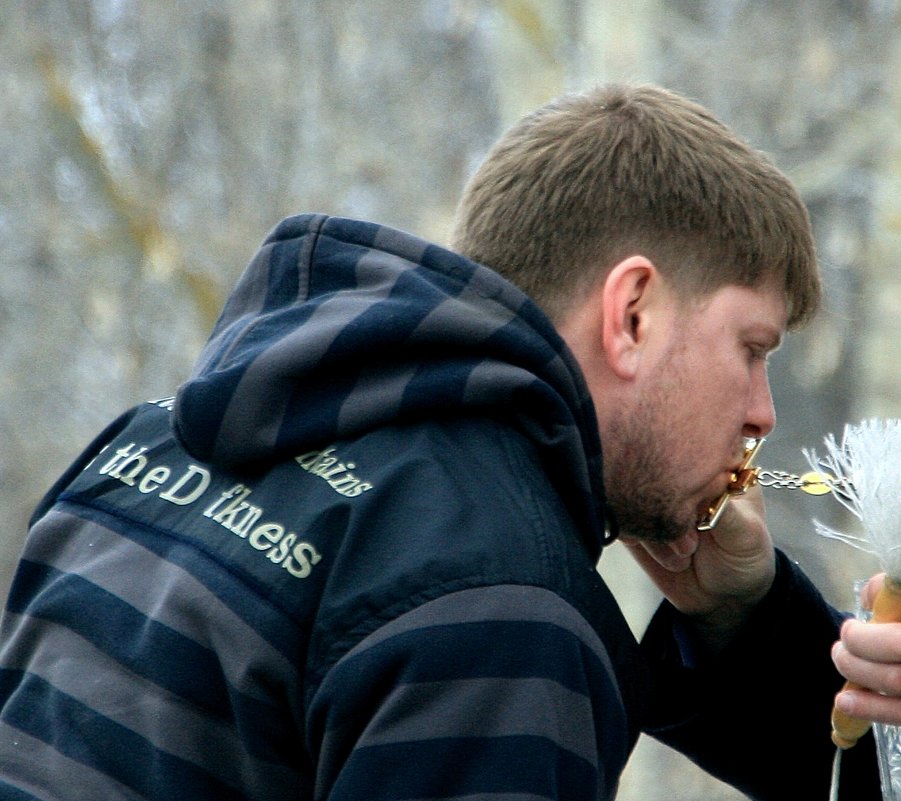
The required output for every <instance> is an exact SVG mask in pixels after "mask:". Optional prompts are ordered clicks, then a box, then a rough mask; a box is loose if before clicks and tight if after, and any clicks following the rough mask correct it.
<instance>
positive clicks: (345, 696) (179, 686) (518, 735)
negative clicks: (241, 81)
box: [0, 215, 834, 801]
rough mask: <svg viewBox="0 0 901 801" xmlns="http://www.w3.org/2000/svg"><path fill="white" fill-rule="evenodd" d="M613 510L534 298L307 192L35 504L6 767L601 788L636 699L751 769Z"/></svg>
mask: <svg viewBox="0 0 901 801" xmlns="http://www.w3.org/2000/svg"><path fill="white" fill-rule="evenodd" d="M610 532H615V521H613V520H612V519H611V518H610V516H609V515H608V513H607V511H606V507H605V503H604V492H603V481H602V474H601V450H600V441H599V437H598V433H597V428H596V422H595V411H594V406H593V403H592V401H591V399H590V397H589V395H588V393H587V390H586V387H585V384H584V381H583V378H582V375H581V373H580V371H579V368H578V366H577V365H576V363H575V361H574V360H573V357H572V356H571V354H570V353H569V351H568V350H567V348H566V347H565V345H564V343H563V342H562V340H561V339H560V338H559V336H558V335H557V333H556V332H555V330H554V329H553V327H552V326H551V324H550V323H549V322H548V321H547V319H546V318H545V317H544V315H543V314H542V313H541V312H540V310H539V309H538V308H537V307H536V306H535V305H534V304H533V303H532V302H531V301H530V300H529V299H528V298H526V297H525V296H524V295H523V294H522V293H521V292H520V291H519V290H517V289H516V288H515V287H513V286H512V285H510V284H509V283H507V282H506V281H504V280H503V279H501V278H500V277H499V276H497V275H496V274H495V273H493V272H492V271H490V270H489V269H487V268H485V267H482V266H479V265H476V264H474V263H472V262H470V261H468V260H466V259H464V258H462V257H461V256H458V255H456V254H453V253H451V252H449V251H446V250H443V249H441V248H439V247H436V246H434V245H431V244H428V243H426V242H424V241H422V240H419V239H417V238H415V237H412V236H409V235H407V234H403V233H400V232H398V231H394V230H392V229H389V228H385V227H382V226H378V225H374V224H369V223H362V222H356V221H351V220H345V219H339V218H328V217H325V216H321V215H304V216H299V217H294V218H290V219H288V220H286V221H284V222H283V223H282V224H280V225H279V226H278V227H277V228H276V229H275V230H274V231H273V232H272V234H271V235H270V236H269V237H268V238H267V240H266V241H265V242H264V244H263V246H262V248H261V249H260V251H259V252H258V254H257V255H256V256H255V258H254V259H253V261H252V262H251V263H250V265H249V267H248V268H247V270H246V271H245V273H244V275H243V276H242V278H241V279H240V281H239V283H238V285H237V287H236V289H235V291H234V293H233V294H232V295H231V297H230V298H229V300H228V302H227V304H226V306H225V308H224V310H223V313H222V316H221V318H220V319H219V321H218V323H217V325H216V326H215V329H214V331H213V333H212V336H211V338H210V340H209V342H208V344H207V346H206V347H205V349H204V350H203V352H202V353H201V355H200V357H199V359H198V361H197V364H196V367H195V370H194V373H193V375H192V376H191V378H190V380H188V381H187V382H186V383H185V384H184V385H183V386H182V387H181V388H180V389H179V391H178V392H177V394H176V395H175V396H174V397H173V398H166V399H162V400H157V401H151V402H148V403H145V404H142V405H140V406H138V407H137V408H135V409H133V410H131V411H130V412H128V413H127V414H125V415H123V417H122V418H120V419H119V420H118V421H116V422H115V423H114V424H113V425H111V426H110V428H109V429H108V430H107V431H105V432H103V433H102V434H101V435H100V437H98V439H97V440H96V441H95V442H94V443H93V444H92V445H91V446H89V447H88V448H87V450H86V451H85V453H84V454H83V455H82V457H81V458H80V459H79V460H77V461H76V463H75V464H74V465H73V466H72V467H71V468H70V470H69V471H68V472H67V473H66V474H65V475H64V476H63V477H62V478H61V479H60V481H59V482H58V483H57V485H56V486H55V487H54V488H53V489H52V490H51V491H50V493H48V495H47V497H46V498H45V500H44V501H43V502H42V504H41V505H40V507H39V508H38V510H37V511H36V513H35V516H34V519H33V522H32V527H31V531H30V533H29V537H28V540H27V543H26V549H25V552H24V555H23V558H22V561H21V563H20V566H19V569H18V572H17V575H16V578H15V581H14V584H13V587H12V590H11V592H10V597H9V601H8V604H7V610H6V613H5V616H4V620H3V624H2V625H3V629H2V635H0V643H2V651H0V707H2V711H0V798H3V799H17V800H18V801H21V799H32V798H40V799H64V798H65V799H75V798H78V799H81V798H84V799H99V798H127V799H170V798H174V797H179V798H190V799H193V800H194V801H203V799H216V800H217V801H223V800H225V801H227V800H228V799H260V801H263V800H264V799H265V801H280V799H289V798H290V799H317V801H318V800H319V799H331V800H333V801H339V800H341V799H347V800H348V801H350V800H351V799H367V801H382V800H383V799H384V801H388V799H413V798H419V799H425V798H428V799H440V798H462V797H471V798H476V797H496V798H511V799H512V798H548V799H564V798H565V799H586V801H588V800H589V799H590V800H591V801H597V799H610V798H612V797H613V796H614V795H615V792H616V787H617V783H618V780H619V776H620V773H621V772H622V770H623V767H624V765H625V763H626V760H627V758H628V756H629V753H630V751H631V749H632V747H633V745H634V743H635V740H636V738H637V736H638V733H639V731H640V730H641V729H642V728H654V729H655V731H656V733H657V734H658V736H662V738H663V739H668V740H669V741H670V742H672V743H673V744H674V745H676V747H679V748H680V749H682V750H684V751H686V752H687V753H689V754H693V753H694V752H697V753H698V754H699V755H702V754H703V753H705V752H712V753H713V754H714V756H713V757H712V758H708V759H707V760H706V762H705V766H706V767H708V769H710V770H712V771H713V772H714V773H718V774H719V775H722V776H723V777H724V778H726V779H729V780H732V779H737V780H739V782H740V781H745V782H746V783H747V782H748V781H750V780H749V779H748V770H747V769H746V768H742V767H741V766H740V765H739V766H736V765H734V764H732V763H733V762H734V761H735V759H734V754H732V753H728V752H727V753H724V754H719V753H717V752H716V749H715V748H712V746H711V743H710V742H708V740H710V739H715V738H711V737H710V731H711V729H710V728H709V727H708V725H707V722H708V721H710V720H716V718H717V715H720V716H721V715H722V712H721V710H720V709H719V704H718V702H717V704H714V705H713V706H714V707H715V708H711V709H710V710H709V711H707V712H705V711H704V703H703V701H701V700H699V699H700V698H702V697H703V695H704V690H703V687H702V685H703V682H700V683H699V682H698V681H696V680H694V681H693V680H692V679H690V678H686V677H685V675H684V674H685V673H686V669H685V661H686V660H685V658H684V655H677V656H673V653H674V649H675V645H677V644H678V641H677V639H676V638H674V636H673V634H672V632H673V631H674V630H675V629H676V628H678V626H677V624H675V623H673V618H677V617H678V616H677V615H675V613H673V612H672V610H669V611H667V610H666V609H664V610H663V611H662V612H661V613H660V614H659V615H658V617H657V620H656V622H655V623H654V624H652V636H651V637H649V638H648V642H646V644H645V652H646V655H647V656H646V655H645V654H642V653H641V651H640V650H639V648H638V645H637V644H636V642H635V640H634V638H633V637H632V635H631V633H630V631H629V629H628V627H627V625H626V623H625V620H624V619H623V617H622V615H621V613H620V611H619V609H618V607H617V605H616V603H615V602H614V600H613V598H612V596H611V595H610V593H609V591H608V589H607V588H606V587H605V585H604V584H603V582H602V581H601V579H600V577H599V575H598V573H597V571H596V569H595V566H596V562H597V560H598V558H599V556H600V554H601V550H602V548H603V546H604V545H605V543H606V541H607V540H608V538H609V537H610ZM783 562H784V560H783ZM781 574H784V576H787V577H788V578H782V579H780V587H781V589H780V590H779V592H781V594H782V595H781V596H779V597H780V598H781V599H782V600H783V601H784V600H785V599H786V598H788V597H789V596H791V595H792V593H794V594H795V595H798V596H799V597H802V596H803V598H804V600H805V603H807V605H808V606H809V607H811V608H812V609H813V610H814V612H813V614H815V615H816V616H818V619H819V620H820V621H821V625H820V628H821V629H822V634H819V633H818V635H817V636H818V637H819V636H822V637H823V638H824V639H825V638H827V637H829V636H834V619H833V617H832V614H831V612H830V610H828V609H827V608H826V607H825V604H822V602H821V600H819V599H818V596H816V595H815V593H814V592H813V591H812V590H811V589H809V588H807V587H806V585H805V586H801V585H802V583H803V582H801V580H800V579H799V578H798V577H797V576H796V575H795V572H794V569H793V568H791V567H790V566H788V565H787V562H785V563H784V564H783V567H782V568H781ZM799 588H800V589H799ZM811 598H812V599H813V600H811ZM772 603H775V602H772ZM768 619H769V618H761V621H765V620H768ZM761 621H758V623H757V624H756V625H757V626H758V628H760V627H763V629H762V630H764V631H765V629H766V625H765V622H761ZM653 632H657V634H653ZM771 634H772V632H771V631H766V633H764V634H762V635H755V636H756V637H757V640H755V638H754V637H750V638H749V640H748V642H745V643H740V644H739V645H740V646H741V647H744V648H745V649H746V651H747V649H748V648H750V646H751V645H753V643H754V642H756V641H759V639H760V637H761V636H764V637H765V636H769V635H771ZM736 654H739V656H737V657H736V664H738V665H741V664H744V663H745V662H747V661H748V659H747V656H746V653H745V652H743V651H740V650H737V651H736ZM751 667H753V666H749V667H745V668H742V669H745V670H747V669H750V668H751ZM736 669H737V668H736ZM688 672H690V671H688ZM820 672H822V671H820ZM829 680H830V681H831V680H832V677H831V675H830V677H829ZM711 684H712V685H714V684H715V685H716V689H715V691H714V692H713V693H712V694H711V697H714V698H718V695H717V693H720V692H723V693H727V694H728V692H729V689H728V687H724V686H722V682H719V683H717V682H711ZM658 687H666V688H667V689H668V690H673V693H674V695H677V696H679V702H678V703H674V702H662V701H660V699H659V697H658V693H657V688H658ZM674 688H675V690H674ZM708 706H710V705H709V704H708ZM751 725H753V721H751ZM720 739H721V738H720ZM699 758H700V759H703V756H699ZM751 773H752V774H754V775H756V774H757V773H758V772H757V771H751ZM757 781H758V783H760V781H759V779H757ZM772 785H773V782H772V780H770V781H769V782H767V781H764V782H763V783H762V784H761V787H762V793H763V795H761V797H772V798H777V797H780V796H778V795H776V794H772V793H771V794H770V795H767V792H768V790H767V788H768V787H771V786H772ZM749 786H750V785H749Z"/></svg>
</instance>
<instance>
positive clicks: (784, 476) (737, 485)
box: [697, 437, 840, 531]
mask: <svg viewBox="0 0 901 801" xmlns="http://www.w3.org/2000/svg"><path fill="white" fill-rule="evenodd" d="M764 442H766V439H765V438H763V437H761V438H759V439H750V440H748V444H747V446H746V447H745V453H744V457H743V459H742V462H741V464H740V465H739V466H738V468H737V469H736V470H735V472H734V473H733V474H732V477H731V480H730V481H729V485H728V486H727V487H726V491H725V492H724V493H723V494H722V495H720V497H719V498H717V499H716V501H714V503H713V504H712V505H711V506H709V507H708V509H707V513H706V514H705V515H704V516H703V517H702V518H701V519H700V520H699V521H698V524H697V529H698V531H710V530H711V529H712V528H714V527H715V526H716V524H717V523H718V522H719V520H720V517H721V516H722V514H723V512H724V511H725V509H726V505H727V504H728V503H729V499H730V498H732V497H733V496H735V495H744V493H745V492H747V491H748V489H750V488H751V487H753V486H754V485H755V484H760V486H761V487H775V488H776V489H795V490H801V492H805V493H807V494H808V495H826V494H828V493H829V492H832V491H834V490H836V489H837V488H838V486H837V482H836V480H835V478H834V477H833V476H830V475H829V474H828V473H820V472H817V471H811V472H809V473H804V474H803V475H800V476H798V475H795V474H794V473H786V472H784V471H782V470H765V469H764V468H762V467H754V466H753V465H754V459H756V458H757V454H758V453H759V452H760V449H761V448H762V447H763V443H764ZM838 489H840V488H838Z"/></svg>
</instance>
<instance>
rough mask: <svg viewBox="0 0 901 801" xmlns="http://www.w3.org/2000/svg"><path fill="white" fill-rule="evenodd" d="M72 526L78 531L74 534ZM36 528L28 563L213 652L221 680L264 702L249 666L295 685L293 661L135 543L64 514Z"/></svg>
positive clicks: (174, 568)
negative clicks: (38, 533)
mask: <svg viewBox="0 0 901 801" xmlns="http://www.w3.org/2000/svg"><path fill="white" fill-rule="evenodd" d="M73 520H75V521H77V526H78V527H79V530H78V531H77V535H75V536H73V533H72V532H73ZM41 525H42V527H47V530H45V532H44V536H42V537H36V538H33V540H32V543H31V544H30V546H29V551H28V558H29V559H32V560H35V561H42V562H44V563H45V564H49V565H51V566H53V567H55V568H56V569H58V570H61V571H63V572H65V573H74V574H77V575H80V576H82V577H84V578H85V579H86V580H88V581H90V582H91V583H93V584H95V585H97V586H98V587H100V588H102V589H104V590H106V591H107V592H109V593H111V594H112V595H114V596H115V597H117V598H120V599H122V600H123V601H125V602H126V603H127V604H129V605H130V606H133V607H134V608H135V609H137V610H138V611H139V612H141V613H142V614H143V615H145V616H146V617H148V618H150V619H151V620H155V621H157V622H159V623H161V624H163V625H165V626H168V627H169V628H171V629H173V630H175V631H177V632H178V633H179V634H181V635H182V636H184V637H187V638H188V639H190V640H193V641H194V642H196V643H198V644H199V645H201V646H203V647H204V648H209V649H211V650H214V651H216V652H217V654H218V655H219V659H220V661H221V663H222V669H223V672H224V674H225V677H226V680H227V681H228V683H229V684H230V685H231V686H233V687H235V688H237V689H238V690H240V691H241V692H242V693H245V694H247V695H249V696H250V697H254V698H260V699H264V700H265V699H267V696H266V695H265V694H263V693H262V692H261V691H260V689H259V688H258V687H257V686H256V685H255V683H254V681H253V675H254V673H255V668H254V666H255V665H260V664H265V665H266V666H267V668H266V669H267V673H271V674H273V675H274V676H275V677H276V680H278V681H280V682H281V683H283V684H284V686H286V687H291V686H293V684H294V683H295V681H296V670H295V668H294V666H293V665H292V664H291V662H290V661H289V660H288V659H287V658H286V657H285V656H283V655H282V654H281V653H280V652H279V651H277V650H275V649H274V648H273V647H272V646H271V645H269V643H268V642H266V640H265V639H263V638H262V637H261V636H260V635H259V634H257V632H256V631H255V630H254V629H253V628H252V627H251V626H250V625H248V624H247V623H246V622H245V621H244V620H242V619H241V618H240V617H238V616H237V615H236V614H235V613H234V612H233V611H232V610H231V609H230V608H229V607H228V606H226V605H225V604H224V603H223V602H222V601H220V600H219V599H218V598H217V597H216V596H215V595H213V594H212V593H211V592H210V591H209V590H208V589H207V587H206V586H204V585H203V584H202V583H201V582H199V581H198V580H197V579H195V578H194V577H193V576H191V574H190V573H188V572H186V571H185V570H183V569H182V568H180V567H178V566H177V565H174V564H172V563H171V562H167V561H166V560H165V559H162V558H161V557H159V556H157V555H156V554H155V553H153V552H152V551H149V550H147V549H146V548H143V547H142V546H140V545H139V544H137V543H136V542H134V541H133V540H130V539H127V538H126V537H122V536H121V535H119V534H116V533H115V532H113V531H110V530H109V529H107V528H104V527H102V526H100V525H97V524H96V523H91V522H88V521H82V520H80V519H78V518H73V517H72V516H70V515H68V514H65V513H62V512H57V511H54V512H51V513H50V514H48V515H47V516H46V517H45V518H44V520H43V521H42V523H41ZM54 529H57V531H56V533H54ZM123 565H127V569H123ZM135 576H140V577H141V580H140V581H136V580H135V578H134V577H135ZM198 610H202V613H201V614H198ZM223 642H226V643H228V647H227V648H223V647H222V643H223Z"/></svg>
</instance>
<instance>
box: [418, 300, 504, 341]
mask: <svg viewBox="0 0 901 801" xmlns="http://www.w3.org/2000/svg"><path fill="white" fill-rule="evenodd" d="M472 295H473V293H472V291H471V290H467V291H465V292H463V293H461V295H460V296H459V297H451V298H447V299H446V300H443V301H442V302H441V303H439V304H438V305H437V306H436V307H435V308H434V309H432V311H431V312H429V313H428V314H427V315H426V316H425V317H424V318H423V320H422V322H420V324H419V325H418V326H417V327H416V331H415V332H414V333H413V339H414V340H415V341H417V342H422V341H426V342H427V341H429V339H439V340H440V341H441V342H442V343H445V344H446V343H447V342H449V341H458V342H465V343H467V344H469V345H472V344H475V343H477V342H484V341H485V340H486V339H488V338H489V337H491V336H492V335H493V334H495V333H497V331H498V330H499V329H501V328H503V327H504V326H505V325H508V324H509V322H510V321H511V320H513V319H514V318H515V317H516V314H515V313H514V312H513V311H511V310H510V309H508V308H506V307H504V306H500V305H497V304H493V303H486V302H485V301H484V300H481V299H475V298H473V297H472ZM476 303H479V304H481V305H480V307H479V308H476V307H475V305H474V304H476Z"/></svg>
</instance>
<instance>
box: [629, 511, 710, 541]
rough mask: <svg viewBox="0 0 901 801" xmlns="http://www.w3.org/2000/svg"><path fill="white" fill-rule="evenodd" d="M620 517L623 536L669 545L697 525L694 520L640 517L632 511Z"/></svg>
mask: <svg viewBox="0 0 901 801" xmlns="http://www.w3.org/2000/svg"><path fill="white" fill-rule="evenodd" d="M618 517H619V529H620V535H621V536H622V537H624V538H626V539H630V540H639V541H641V542H653V543H656V544H658V545H668V544H669V543H672V542H675V541H676V540H678V539H679V538H680V537H681V536H683V535H684V534H685V532H686V531H689V530H690V529H693V528H694V527H695V521H694V520H682V521H676V520H673V519H668V518H664V517H662V516H659V515H658V516H655V517H639V516H638V515H635V514H632V513H630V514H626V515H625V516H618Z"/></svg>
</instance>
